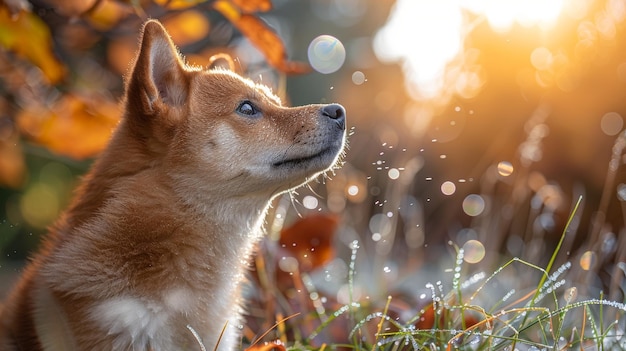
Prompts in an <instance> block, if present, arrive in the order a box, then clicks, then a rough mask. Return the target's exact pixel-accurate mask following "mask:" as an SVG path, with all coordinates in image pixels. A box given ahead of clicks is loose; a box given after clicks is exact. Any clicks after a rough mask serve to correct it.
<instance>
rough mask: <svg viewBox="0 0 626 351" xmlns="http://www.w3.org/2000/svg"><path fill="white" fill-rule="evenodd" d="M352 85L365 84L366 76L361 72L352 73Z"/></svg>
mask: <svg viewBox="0 0 626 351" xmlns="http://www.w3.org/2000/svg"><path fill="white" fill-rule="evenodd" d="M352 83H354V84H356V85H361V84H363V83H365V74H364V73H363V72H361V71H356V72H354V73H352Z"/></svg>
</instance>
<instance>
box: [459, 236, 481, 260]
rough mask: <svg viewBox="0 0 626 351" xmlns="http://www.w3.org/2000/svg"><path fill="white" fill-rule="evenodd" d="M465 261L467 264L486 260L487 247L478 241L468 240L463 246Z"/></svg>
mask: <svg viewBox="0 0 626 351" xmlns="http://www.w3.org/2000/svg"><path fill="white" fill-rule="evenodd" d="M463 251H464V252H465V253H464V255H463V260H465V262H467V263H478V262H480V261H482V260H483V258H485V246H484V245H483V243H481V242H480V241H478V240H468V241H467V242H466V243H465V244H463Z"/></svg>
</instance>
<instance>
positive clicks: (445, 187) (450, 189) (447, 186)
mask: <svg viewBox="0 0 626 351" xmlns="http://www.w3.org/2000/svg"><path fill="white" fill-rule="evenodd" d="M441 192H442V193H443V194H444V195H452V194H454V192H456V185H455V184H454V183H453V182H451V181H445V182H443V184H441Z"/></svg>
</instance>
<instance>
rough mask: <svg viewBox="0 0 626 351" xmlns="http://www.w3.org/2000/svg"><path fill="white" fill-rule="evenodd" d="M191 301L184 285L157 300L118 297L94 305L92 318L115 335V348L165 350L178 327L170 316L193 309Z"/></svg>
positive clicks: (192, 296)
mask: <svg viewBox="0 0 626 351" xmlns="http://www.w3.org/2000/svg"><path fill="white" fill-rule="evenodd" d="M193 301H194V295H193V294H192V293H191V292H190V291H188V290H185V289H177V290H173V291H170V292H168V293H166V294H164V296H163V298H162V300H160V301H146V300H143V299H140V298H136V297H118V298H113V299H109V300H106V301H104V302H101V303H100V304H98V305H96V306H94V308H93V310H92V318H93V319H94V320H96V321H97V323H98V324H99V325H100V327H101V328H102V329H103V330H105V331H106V332H107V333H108V334H109V335H113V336H115V341H114V342H113V349H114V350H126V349H131V350H132V349H137V350H143V349H146V348H147V347H150V348H151V349H153V350H155V351H156V350H168V349H169V348H170V347H172V343H173V340H172V331H173V330H179V329H180V328H179V327H180V326H173V325H171V323H170V322H171V319H172V317H173V316H174V315H179V314H188V313H193V311H192V308H193V307H192V306H193ZM182 327H185V326H182ZM190 333H191V332H190ZM190 335H191V334H190Z"/></svg>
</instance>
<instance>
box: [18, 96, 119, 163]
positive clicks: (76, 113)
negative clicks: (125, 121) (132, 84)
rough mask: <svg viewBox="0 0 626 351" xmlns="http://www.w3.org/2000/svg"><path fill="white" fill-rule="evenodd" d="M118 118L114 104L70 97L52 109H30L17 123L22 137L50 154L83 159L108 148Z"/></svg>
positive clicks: (117, 109)
mask: <svg viewBox="0 0 626 351" xmlns="http://www.w3.org/2000/svg"><path fill="white" fill-rule="evenodd" d="M119 116H120V108H119V106H118V104H117V103H115V102H113V101H109V100H106V99H103V98H86V97H82V96H77V95H72V94H67V95H65V96H63V97H62V98H61V99H60V100H59V101H57V102H56V103H55V104H54V105H53V106H52V107H50V108H47V107H46V106H41V105H29V106H27V107H26V108H25V109H24V110H22V111H21V112H20V113H19V115H18V117H17V122H18V126H19V128H20V130H21V131H22V133H24V134H25V135H26V136H28V137H29V138H30V139H32V140H33V141H35V142H37V143H39V144H41V145H43V146H45V147H47V148H48V149H50V150H51V151H53V152H56V153H59V154H62V155H66V156H70V157H73V158H77V159H84V158H87V157H93V156H95V155H96V154H97V153H98V152H100V151H101V150H102V149H103V148H104V147H105V146H106V144H107V142H108V140H109V137H110V135H111V132H112V130H113V128H114V127H115V125H116V124H117V121H118V120H119Z"/></svg>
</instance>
